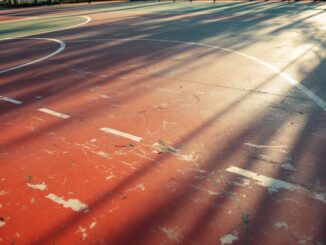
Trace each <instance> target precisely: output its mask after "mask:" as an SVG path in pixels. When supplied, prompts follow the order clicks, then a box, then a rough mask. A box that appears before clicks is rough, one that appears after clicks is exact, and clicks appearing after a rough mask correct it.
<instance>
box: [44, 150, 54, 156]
mask: <svg viewBox="0 0 326 245" xmlns="http://www.w3.org/2000/svg"><path fill="white" fill-rule="evenodd" d="M43 151H45V152H46V153H48V154H50V155H53V154H54V153H55V151H50V150H48V149H44V150H43Z"/></svg>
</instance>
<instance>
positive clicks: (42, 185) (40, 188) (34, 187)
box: [27, 182, 47, 191]
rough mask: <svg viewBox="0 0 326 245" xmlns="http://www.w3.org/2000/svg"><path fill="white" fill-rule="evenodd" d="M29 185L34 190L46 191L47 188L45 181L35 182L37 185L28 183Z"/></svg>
mask: <svg viewBox="0 0 326 245" xmlns="http://www.w3.org/2000/svg"><path fill="white" fill-rule="evenodd" d="M27 186H28V187H30V188H32V189H33V190H40V191H44V190H45V189H46V188H47V186H46V184H44V182H42V184H35V185H33V184H30V183H27Z"/></svg>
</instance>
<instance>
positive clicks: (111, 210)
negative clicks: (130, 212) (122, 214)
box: [109, 207, 119, 213]
mask: <svg viewBox="0 0 326 245" xmlns="http://www.w3.org/2000/svg"><path fill="white" fill-rule="evenodd" d="M118 208H119V207H114V208H111V209H110V210H109V213H112V212H114V211H115V210H117V209H118Z"/></svg>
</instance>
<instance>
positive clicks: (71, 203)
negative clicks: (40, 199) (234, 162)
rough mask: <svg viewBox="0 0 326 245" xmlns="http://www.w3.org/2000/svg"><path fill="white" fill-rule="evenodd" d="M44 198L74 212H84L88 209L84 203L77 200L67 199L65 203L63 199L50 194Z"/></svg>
mask: <svg viewBox="0 0 326 245" xmlns="http://www.w3.org/2000/svg"><path fill="white" fill-rule="evenodd" d="M46 198H48V199H50V200H52V201H53V202H56V203H58V204H60V205H62V206H63V207H65V208H71V209H72V210H74V211H76V212H80V211H82V210H86V209H87V208H88V206H87V205H86V204H85V203H82V202H81V201H79V200H77V199H68V200H67V201H66V200H64V199H63V198H61V197H58V196H57V195H55V194H52V193H51V194H49V195H47V196H46Z"/></svg>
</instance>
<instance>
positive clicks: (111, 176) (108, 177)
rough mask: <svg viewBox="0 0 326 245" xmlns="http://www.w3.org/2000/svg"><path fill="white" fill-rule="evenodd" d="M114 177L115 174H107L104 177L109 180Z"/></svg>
mask: <svg viewBox="0 0 326 245" xmlns="http://www.w3.org/2000/svg"><path fill="white" fill-rule="evenodd" d="M114 177H115V175H109V176H107V177H105V179H106V180H110V179H113V178H114Z"/></svg>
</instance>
